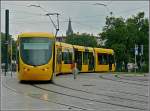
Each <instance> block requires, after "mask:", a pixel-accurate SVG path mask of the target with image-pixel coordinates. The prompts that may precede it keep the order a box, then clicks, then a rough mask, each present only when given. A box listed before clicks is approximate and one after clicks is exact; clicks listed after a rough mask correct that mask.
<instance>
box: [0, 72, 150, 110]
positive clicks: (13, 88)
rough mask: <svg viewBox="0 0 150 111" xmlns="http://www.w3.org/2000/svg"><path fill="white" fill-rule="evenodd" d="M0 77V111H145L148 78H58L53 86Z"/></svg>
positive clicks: (98, 75) (101, 75) (94, 75)
mask: <svg viewBox="0 0 150 111" xmlns="http://www.w3.org/2000/svg"><path fill="white" fill-rule="evenodd" d="M3 75H4V74H1V110H69V111H70V110H99V111H148V104H149V101H148V97H149V94H148V90H149V89H148V88H149V87H148V86H149V81H148V74H147V75H146V76H127V75H125V74H124V75H119V76H117V77H115V76H114V74H111V73H109V74H108V73H107V74H106V73H81V74H78V75H77V78H76V79H74V77H73V75H72V74H67V75H59V76H57V77H56V78H55V81H54V83H53V84H52V83H45V82H44V83H43V82H42V83H40V82H38V83H33V82H32V83H19V81H18V80H17V78H16V74H15V73H13V76H12V77H11V76H10V73H8V74H7V76H6V77H5V76H3Z"/></svg>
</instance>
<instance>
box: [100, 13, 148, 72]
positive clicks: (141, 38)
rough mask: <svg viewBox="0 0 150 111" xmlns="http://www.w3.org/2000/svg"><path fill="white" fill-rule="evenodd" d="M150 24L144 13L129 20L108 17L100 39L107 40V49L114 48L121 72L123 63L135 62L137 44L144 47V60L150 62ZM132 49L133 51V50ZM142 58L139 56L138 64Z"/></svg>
mask: <svg viewBox="0 0 150 111" xmlns="http://www.w3.org/2000/svg"><path fill="white" fill-rule="evenodd" d="M148 31H149V22H148V19H147V18H144V12H139V13H138V14H137V15H136V16H132V17H130V18H128V19H127V20H125V19H123V18H122V17H119V18H115V17H106V25H105V26H104V28H103V32H102V33H100V34H99V35H100V37H101V38H102V39H103V40H106V43H105V47H109V48H113V49H114V50H115V53H116V62H117V69H118V70H120V68H121V67H119V66H122V62H124V63H125V70H126V69H127V63H128V62H133V61H131V60H133V58H134V46H135V44H138V45H144V54H143V60H144V61H145V62H146V61H148V60H149V55H148V41H149V40H148V35H149V33H148ZM131 49H132V50H131ZM139 58H140V59H141V56H140V55H138V56H137V63H138V64H139V63H140V59H139ZM146 64H147V65H146V66H147V68H146V71H148V62H146Z"/></svg>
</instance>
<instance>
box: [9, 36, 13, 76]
mask: <svg viewBox="0 0 150 111" xmlns="http://www.w3.org/2000/svg"><path fill="white" fill-rule="evenodd" d="M10 44H11V45H10V47H11V48H10V49H11V50H10V51H11V53H10V65H11V77H12V70H13V69H12V52H13V49H12V38H10Z"/></svg>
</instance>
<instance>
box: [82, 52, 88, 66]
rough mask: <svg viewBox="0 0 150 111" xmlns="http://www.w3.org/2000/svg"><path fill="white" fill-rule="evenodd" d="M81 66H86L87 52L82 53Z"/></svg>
mask: <svg viewBox="0 0 150 111" xmlns="http://www.w3.org/2000/svg"><path fill="white" fill-rule="evenodd" d="M83 64H84V65H85V64H88V52H84V53H83Z"/></svg>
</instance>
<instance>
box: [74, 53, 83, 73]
mask: <svg viewBox="0 0 150 111" xmlns="http://www.w3.org/2000/svg"><path fill="white" fill-rule="evenodd" d="M75 62H76V63H77V68H78V69H79V70H80V71H81V69H82V52H81V51H75Z"/></svg>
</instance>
